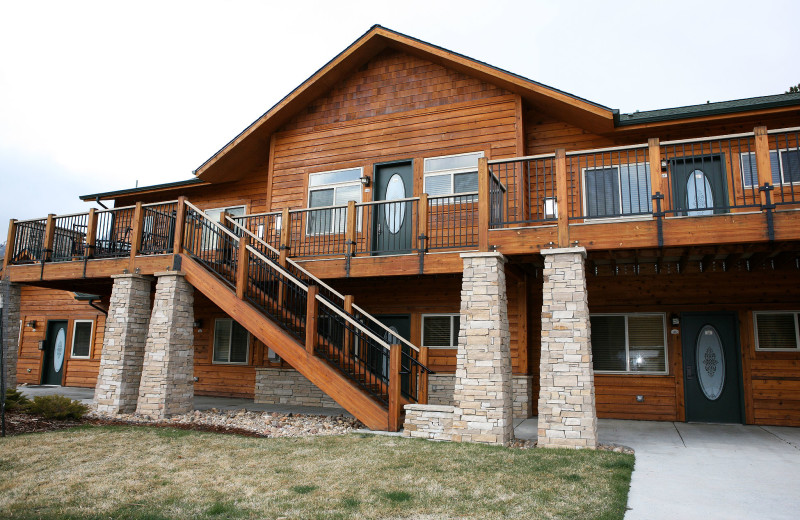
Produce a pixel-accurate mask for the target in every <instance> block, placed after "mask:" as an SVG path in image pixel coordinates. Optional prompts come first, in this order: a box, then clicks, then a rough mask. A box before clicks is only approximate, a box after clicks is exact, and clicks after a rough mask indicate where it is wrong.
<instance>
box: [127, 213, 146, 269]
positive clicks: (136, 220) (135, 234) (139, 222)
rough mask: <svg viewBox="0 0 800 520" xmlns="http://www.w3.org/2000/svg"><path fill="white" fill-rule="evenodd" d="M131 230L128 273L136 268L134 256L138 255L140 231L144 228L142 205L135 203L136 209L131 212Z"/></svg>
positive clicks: (140, 244)
mask: <svg viewBox="0 0 800 520" xmlns="http://www.w3.org/2000/svg"><path fill="white" fill-rule="evenodd" d="M131 224H132V229H131V233H132V234H131V262H130V272H132V273H133V272H135V268H136V265H135V264H136V255H138V254H139V249H140V248H141V247H142V231H143V226H144V210H143V208H142V203H141V202H137V203H136V208H135V209H134V210H133V222H132V223H131Z"/></svg>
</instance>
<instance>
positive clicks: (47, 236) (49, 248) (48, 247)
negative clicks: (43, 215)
mask: <svg viewBox="0 0 800 520" xmlns="http://www.w3.org/2000/svg"><path fill="white" fill-rule="evenodd" d="M55 238H56V215H55V213H50V214H49V215H47V224H46V225H45V227H44V243H42V258H41V260H42V261H43V262H47V261H49V260H50V259H51V258H52V257H53V243H54V242H55Z"/></svg>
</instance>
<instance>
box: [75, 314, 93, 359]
mask: <svg viewBox="0 0 800 520" xmlns="http://www.w3.org/2000/svg"><path fill="white" fill-rule="evenodd" d="M93 329H94V321H93V320H75V321H74V323H73V325H72V353H71V354H70V357H71V358H73V359H76V358H78V359H80V358H85V359H89V354H90V353H91V351H92V330H93Z"/></svg>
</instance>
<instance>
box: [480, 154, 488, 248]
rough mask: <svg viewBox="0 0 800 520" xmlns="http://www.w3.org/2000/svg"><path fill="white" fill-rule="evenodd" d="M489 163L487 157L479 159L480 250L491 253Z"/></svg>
mask: <svg viewBox="0 0 800 520" xmlns="http://www.w3.org/2000/svg"><path fill="white" fill-rule="evenodd" d="M489 182H490V179H489V163H488V160H487V159H486V157H481V158H480V159H478V249H479V250H480V251H489V209H490V208H489V203H490V201H489V194H490V193H491V190H490V186H489Z"/></svg>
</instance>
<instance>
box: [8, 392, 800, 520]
mask: <svg viewBox="0 0 800 520" xmlns="http://www.w3.org/2000/svg"><path fill="white" fill-rule="evenodd" d="M19 388H20V389H21V390H22V392H23V393H24V394H25V395H27V396H31V397H32V396H34V395H45V394H62V395H66V396H67V397H70V398H71V399H78V400H80V401H83V402H89V403H90V402H91V401H92V398H93V396H94V390H93V389H91V388H69V387H46V386H25V387H19ZM195 408H196V409H198V410H206V409H209V408H217V409H220V410H236V409H240V408H247V409H248V410H261V411H270V412H282V413H300V414H315V415H339V414H341V413H345V412H344V410H336V409H331V408H312V407H303V406H286V405H266V404H254V403H253V400H252V399H236V398H228V397H203V396H198V397H195ZM514 427H515V428H514V433H515V435H516V436H517V438H520V439H530V440H535V439H536V430H537V423H536V418H535V417H533V418H531V419H526V420H516V421H514ZM598 435H599V439H600V442H601V443H606V444H621V445H624V446H629V447H631V448H633V449H634V450H636V466H635V468H634V471H633V478H632V480H631V491H630V495H629V496H628V509H629V510H628V512H627V514H626V515H625V519H626V520H661V519H664V520H674V519H680V520H692V519H698V520H728V519H748V520H755V519H758V520H796V519H798V518H800V428H788V427H779V426H743V425H736V424H687V423H671V422H651V421H621V420H614V419H600V420H599V421H598Z"/></svg>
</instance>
